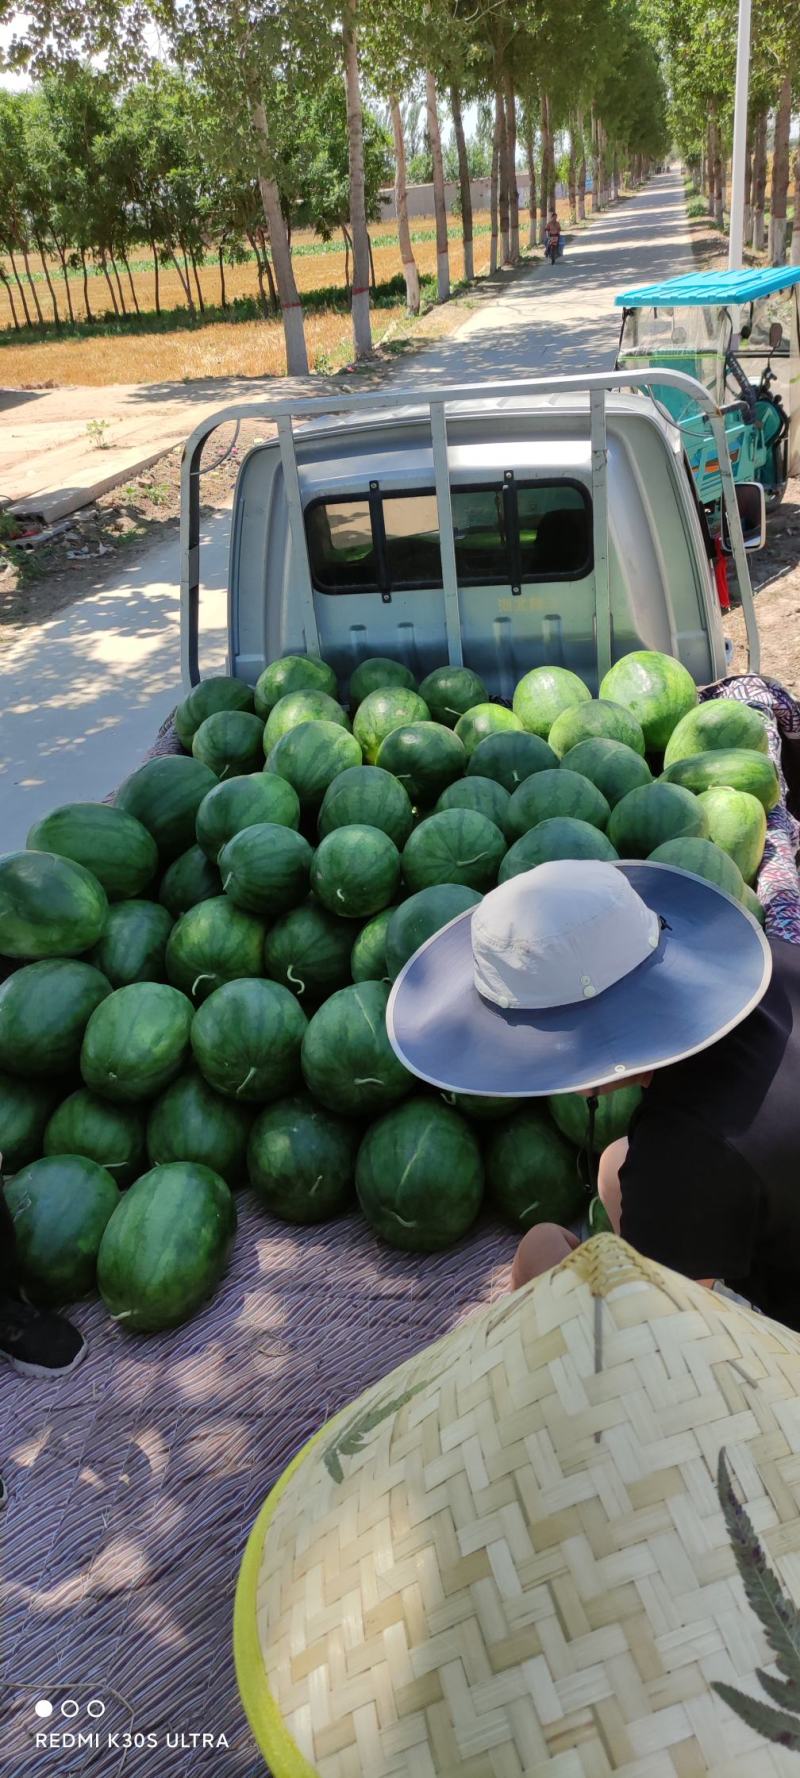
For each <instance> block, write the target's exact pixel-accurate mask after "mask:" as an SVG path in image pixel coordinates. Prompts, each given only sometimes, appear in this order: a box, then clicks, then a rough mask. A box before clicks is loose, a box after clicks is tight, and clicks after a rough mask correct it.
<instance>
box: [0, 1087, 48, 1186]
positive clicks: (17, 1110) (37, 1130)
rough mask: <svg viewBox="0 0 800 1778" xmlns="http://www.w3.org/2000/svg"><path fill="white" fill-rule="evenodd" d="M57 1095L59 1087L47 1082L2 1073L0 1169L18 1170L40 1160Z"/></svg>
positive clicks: (6, 1171)
mask: <svg viewBox="0 0 800 1778" xmlns="http://www.w3.org/2000/svg"><path fill="white" fill-rule="evenodd" d="M57 1098H58V1089H57V1088H54V1087H53V1085H52V1083H50V1082H48V1081H44V1080H41V1081H40V1080H17V1079H16V1078H15V1077H14V1075H12V1074H0V1172H3V1173H16V1171H17V1169H18V1168H19V1167H26V1166H27V1165H28V1162H29V1161H35V1160H37V1159H38V1157H39V1155H40V1154H41V1153H42V1142H43V1139H44V1131H45V1125H46V1123H47V1120H48V1118H49V1116H50V1113H51V1111H52V1109H53V1106H54V1104H55V1102H56V1100H57Z"/></svg>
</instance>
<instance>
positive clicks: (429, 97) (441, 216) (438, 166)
mask: <svg viewBox="0 0 800 1778" xmlns="http://www.w3.org/2000/svg"><path fill="white" fill-rule="evenodd" d="M425 101H426V108H427V120H428V141H429V142H430V145H431V160H432V162H433V209H434V215H435V217H436V289H437V294H438V298H439V302H440V303H444V302H447V300H448V297H449V295H450V255H449V252H448V246H447V197H446V193H445V187H444V161H443V159H442V135H441V130H440V128H439V107H438V105H437V103H436V80H435V77H434V75H433V74H431V71H430V69H427V70H426V73H425Z"/></svg>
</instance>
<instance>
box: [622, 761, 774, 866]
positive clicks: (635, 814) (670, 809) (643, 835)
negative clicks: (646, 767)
mask: <svg viewBox="0 0 800 1778" xmlns="http://www.w3.org/2000/svg"><path fill="white" fill-rule="evenodd" d="M759 757H760V755H759ZM690 835H692V836H693V837H694V838H697V839H705V838H707V835H708V820H707V818H706V816H705V815H704V813H703V810H702V807H701V804H700V802H699V801H698V799H697V797H696V796H692V793H691V791H690V790H683V789H681V787H680V786H679V785H678V784H669V783H666V782H665V781H664V779H663V778H660V779H658V781H657V782H656V783H654V784H643V785H642V788H641V790H629V791H628V794H627V796H623V797H622V799H621V801H620V802H618V803H617V806H616V808H615V809H612V811H611V815H610V817H609V822H608V837H609V839H610V841H611V843H612V845H613V846H615V847H616V849H617V853H618V855H619V857H620V858H649V857H650V853H651V852H654V851H655V848H656V846H661V845H663V843H664V841H665V840H679V839H688V837H689V836H690Z"/></svg>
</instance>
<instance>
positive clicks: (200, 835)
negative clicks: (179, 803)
mask: <svg viewBox="0 0 800 1778" xmlns="http://www.w3.org/2000/svg"><path fill="white" fill-rule="evenodd" d="M262 821H270V822H272V824H273V825H274V826H276V827H295V828H296V827H299V826H300V799H299V797H298V795H297V791H296V790H294V789H293V787H292V785H291V784H289V783H288V782H287V780H286V779H285V778H279V777H278V776H277V775H276V774H275V773H274V772H258V773H257V774H250V775H248V776H246V777H242V778H227V779H226V781H225V783H224V784H217V785H215V787H214V789H213V790H210V791H209V793H208V796H204V797H203V801H202V802H201V804H200V807H199V809H198V811H197V820H196V822H195V832H196V835H197V844H198V846H200V848H201V850H202V851H203V852H204V853H205V855H206V857H207V858H210V859H211V861H212V863H214V862H215V861H216V859H217V858H218V857H219V855H220V852H221V851H222V848H223V846H224V845H225V844H226V841H228V840H232V839H233V836H234V834H235V833H241V832H242V831H243V829H244V828H245V827H255V826H256V825H257V824H258V823H260V822H262ZM215 893H216V892H215ZM181 912H183V910H182V909H181Z"/></svg>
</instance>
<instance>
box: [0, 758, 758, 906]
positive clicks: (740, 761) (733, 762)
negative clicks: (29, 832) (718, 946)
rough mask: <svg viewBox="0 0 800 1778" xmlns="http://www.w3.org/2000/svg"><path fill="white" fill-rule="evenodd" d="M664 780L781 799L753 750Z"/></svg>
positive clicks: (705, 761) (679, 767) (677, 765)
mask: <svg viewBox="0 0 800 1778" xmlns="http://www.w3.org/2000/svg"><path fill="white" fill-rule="evenodd" d="M663 778H664V780H665V781H666V782H667V783H668V784H682V785H683V786H684V787H685V788H686V789H687V790H691V791H693V792H694V794H695V796H697V797H700V796H701V795H702V793H703V791H704V790H712V789H714V787H715V786H716V785H718V784H722V785H724V786H725V787H726V788H727V789H728V790H746V791H748V792H749V794H750V796H757V797H758V800H759V802H760V803H763V806H764V808H765V809H766V811H767V814H769V811H770V809H774V808H775V806H776V804H777V803H779V802H780V800H781V787H780V784H779V782H778V774H777V772H776V770H775V767H774V765H773V763H772V760H771V759H770V758H769V756H768V755H767V754H764V753H756V752H755V751H754V750H753V748H752V747H750V748H748V747H729V748H721V749H720V751H719V752H717V753H715V752H711V753H695V754H693V755H692V757H691V759H676V760H675V761H674V763H673V764H672V765H671V766H667V769H666V771H665V772H664V774H663ZM1 868H2V866H0V869H1ZM1 893H2V891H0V894H1Z"/></svg>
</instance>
